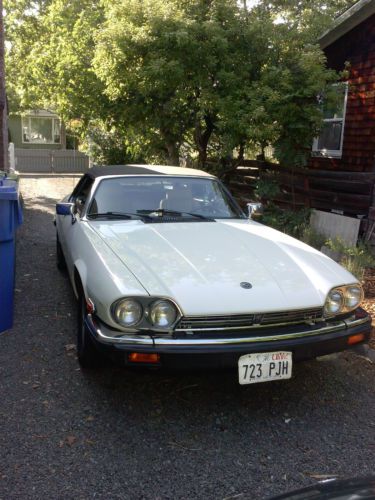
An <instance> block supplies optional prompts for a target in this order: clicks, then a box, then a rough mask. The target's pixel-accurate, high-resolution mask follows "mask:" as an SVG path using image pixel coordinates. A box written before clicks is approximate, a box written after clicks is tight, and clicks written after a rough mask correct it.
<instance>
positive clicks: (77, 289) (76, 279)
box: [72, 261, 87, 299]
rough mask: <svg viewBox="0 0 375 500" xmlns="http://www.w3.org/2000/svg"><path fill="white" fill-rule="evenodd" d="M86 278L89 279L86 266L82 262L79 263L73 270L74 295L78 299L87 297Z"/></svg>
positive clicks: (76, 263)
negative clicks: (81, 296)
mask: <svg viewBox="0 0 375 500" xmlns="http://www.w3.org/2000/svg"><path fill="white" fill-rule="evenodd" d="M86 277H87V271H86V266H85V265H84V264H83V262H82V261H77V262H75V263H74V268H73V280H72V281H73V288H74V293H75V296H76V297H77V299H78V298H79V297H80V295H82V294H83V295H84V296H86V286H85V285H86Z"/></svg>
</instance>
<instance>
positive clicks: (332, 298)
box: [324, 290, 344, 316]
mask: <svg viewBox="0 0 375 500" xmlns="http://www.w3.org/2000/svg"><path fill="white" fill-rule="evenodd" d="M343 305H344V298H343V296H342V293H341V292H340V291H338V290H331V291H330V292H329V294H328V297H327V299H326V303H325V304H324V312H325V313H326V314H327V315H328V316H329V315H332V314H338V313H339V312H340V311H341V309H342V307H343Z"/></svg>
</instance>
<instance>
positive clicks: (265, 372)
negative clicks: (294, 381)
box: [238, 351, 293, 385]
mask: <svg viewBox="0 0 375 500" xmlns="http://www.w3.org/2000/svg"><path fill="white" fill-rule="evenodd" d="M292 364H293V362H292V353H291V352H286V351H278V352H258V353H253V354H245V355H244V356H241V357H240V359H239V360H238V379H239V383H240V384H241V385H245V384H257V383H259V382H271V381H272V380H284V379H287V378H290V377H291V376H292Z"/></svg>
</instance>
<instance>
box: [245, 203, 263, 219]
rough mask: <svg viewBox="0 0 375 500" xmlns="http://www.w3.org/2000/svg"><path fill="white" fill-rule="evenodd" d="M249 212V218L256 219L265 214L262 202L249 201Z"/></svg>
mask: <svg viewBox="0 0 375 500" xmlns="http://www.w3.org/2000/svg"><path fill="white" fill-rule="evenodd" d="M247 214H248V217H249V219H256V218H257V217H259V216H260V215H262V214H263V204H262V203H247Z"/></svg>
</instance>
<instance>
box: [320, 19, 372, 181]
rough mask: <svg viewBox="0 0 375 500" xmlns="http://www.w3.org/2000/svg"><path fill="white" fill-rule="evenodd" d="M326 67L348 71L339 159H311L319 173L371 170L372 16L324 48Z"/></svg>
mask: <svg viewBox="0 0 375 500" xmlns="http://www.w3.org/2000/svg"><path fill="white" fill-rule="evenodd" d="M325 53H326V56H327V65H328V67H329V68H332V69H335V70H337V71H342V70H343V69H344V67H345V63H346V62H347V61H348V62H349V63H350V68H349V78H348V82H349V93H348V103H347V108H346V119H345V128H344V144H343V154H342V158H341V159H333V158H312V159H311V167H312V168H316V169H322V170H330V169H334V170H340V171H342V170H346V171H357V172H370V171H374V170H375V160H374V158H375V15H373V16H371V17H369V18H368V19H367V20H366V21H364V22H363V23H362V24H360V25H359V26H357V27H356V28H354V29H353V30H351V31H350V32H349V33H347V34H346V35H344V36H343V37H341V38H340V39H338V40H337V41H336V42H334V43H333V44H332V45H330V46H328V47H327V48H326V49H325Z"/></svg>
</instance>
